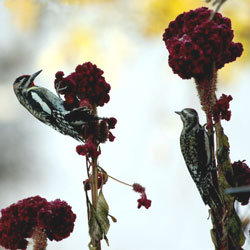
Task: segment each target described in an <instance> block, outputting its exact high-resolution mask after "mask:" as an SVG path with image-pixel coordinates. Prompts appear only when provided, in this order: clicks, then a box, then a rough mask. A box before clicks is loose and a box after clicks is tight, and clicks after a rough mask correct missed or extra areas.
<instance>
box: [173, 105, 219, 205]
mask: <svg viewBox="0 0 250 250" xmlns="http://www.w3.org/2000/svg"><path fill="white" fill-rule="evenodd" d="M175 113H177V114H178V115H180V117H181V120H182V122H183V129H182V132H181V136H180V146H181V152H182V155H183V157H184V160H185V162H186V165H187V168H188V170H189V173H190V175H191V177H192V179H193V181H194V182H195V184H196V186H197V188H198V190H199V192H200V195H201V197H202V199H203V201H204V203H205V204H208V205H209V206H210V207H216V208H219V207H221V199H220V196H219V194H218V191H217V190H216V186H215V183H216V181H217V180H214V179H213V178H214V176H216V175H214V174H213V171H216V169H215V168H214V167H213V164H212V162H213V161H212V147H211V143H210V140H209V137H208V134H207V132H206V130H205V128H204V127H202V126H201V125H200V123H199V117H198V114H197V112H196V110H194V109H191V108H185V109H183V110H182V111H180V112H179V111H176V112H175Z"/></svg>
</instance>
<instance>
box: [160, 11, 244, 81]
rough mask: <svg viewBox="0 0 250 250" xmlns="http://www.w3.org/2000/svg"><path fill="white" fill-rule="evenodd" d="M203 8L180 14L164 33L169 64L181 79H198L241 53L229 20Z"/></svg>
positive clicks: (240, 46) (240, 45)
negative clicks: (212, 15)
mask: <svg viewBox="0 0 250 250" xmlns="http://www.w3.org/2000/svg"><path fill="white" fill-rule="evenodd" d="M211 12H212V10H209V9H208V8H205V7H202V8H198V9H196V10H191V11H189V12H184V13H183V14H181V15H179V16H178V17H177V18H176V19H175V20H174V21H172V22H170V24H169V26H168V28H167V29H166V30H165V32H164V34H163V40H164V42H165V44H166V47H167V49H168V51H169V65H170V67H171V68H172V70H173V72H174V73H175V74H178V75H179V76H180V77H181V78H183V79H190V78H191V77H194V78H200V77H202V76H204V75H205V76H206V75H208V74H210V72H211V71H212V70H213V67H215V70H216V71H217V70H218V69H220V68H222V67H223V66H224V64H225V63H229V62H232V61H234V60H235V59H236V58H237V57H239V56H240V55H241V54H242V51H243V47H242V44H241V43H234V42H233V41H232V40H233V37H234V35H233V30H232V28H231V21H230V19H228V18H226V17H222V15H221V14H220V13H216V14H215V16H214V18H213V19H212V20H211V21H210V20H209V17H210V15H211Z"/></svg>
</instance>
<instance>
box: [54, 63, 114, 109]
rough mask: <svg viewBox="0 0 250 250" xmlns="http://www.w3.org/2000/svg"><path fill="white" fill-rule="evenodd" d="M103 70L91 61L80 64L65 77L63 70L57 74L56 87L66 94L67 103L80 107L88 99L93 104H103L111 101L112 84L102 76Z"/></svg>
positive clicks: (62, 93)
mask: <svg viewBox="0 0 250 250" xmlns="http://www.w3.org/2000/svg"><path fill="white" fill-rule="evenodd" d="M102 75H103V71H102V70H101V69H99V68H97V66H96V65H95V64H92V63H91V62H86V63H83V64H82V65H78V66H77V67H76V69H75V72H73V73H71V74H70V75H68V76H66V77H64V73H63V72H62V71H58V72H57V73H56V75H55V77H56V79H55V88H56V89H57V90H58V92H59V93H60V94H61V95H64V98H65V104H66V105H68V106H69V107H71V108H72V107H79V106H80V103H81V105H82V102H81V101H82V100H85V99H87V100H88V102H89V104H90V105H92V106H103V105H104V104H105V103H107V102H108V101H109V94H108V93H109V91H110V85H109V84H108V83H107V82H106V81H105V78H104V77H103V76H102Z"/></svg>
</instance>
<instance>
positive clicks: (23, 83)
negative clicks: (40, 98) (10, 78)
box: [13, 70, 42, 93]
mask: <svg viewBox="0 0 250 250" xmlns="http://www.w3.org/2000/svg"><path fill="white" fill-rule="evenodd" d="M41 72H42V70H39V71H38V72H36V73H34V74H33V75H23V76H19V77H18V78H17V79H16V80H15V82H14V83H13V88H14V91H15V93H17V92H19V91H23V90H25V89H28V88H29V87H32V86H33V85H34V80H35V78H36V77H37V76H38V75H39V74H40V73H41Z"/></svg>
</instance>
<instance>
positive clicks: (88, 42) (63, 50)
mask: <svg viewBox="0 0 250 250" xmlns="http://www.w3.org/2000/svg"><path fill="white" fill-rule="evenodd" d="M96 39H97V38H96V36H95V35H94V33H93V32H92V31H91V29H90V28H88V27H84V26H78V25H72V26H71V28H68V29H65V31H64V32H63V33H62V34H58V35H57V36H55V37H54V39H53V40H52V41H51V42H50V44H49V46H46V47H45V49H44V50H41V53H40V56H39V64H41V65H46V66H47V68H50V69H51V70H54V69H55V68H56V67H58V65H63V64H65V63H67V64H73V65H74V64H77V63H79V62H85V61H86V60H92V59H93V57H95V55H96V54H97V45H96Z"/></svg>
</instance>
